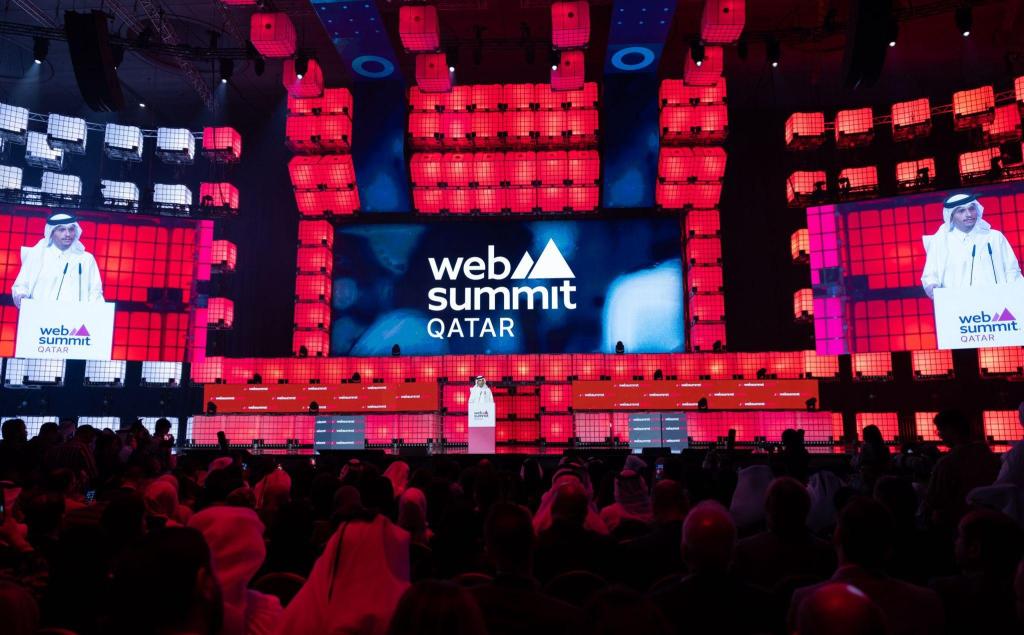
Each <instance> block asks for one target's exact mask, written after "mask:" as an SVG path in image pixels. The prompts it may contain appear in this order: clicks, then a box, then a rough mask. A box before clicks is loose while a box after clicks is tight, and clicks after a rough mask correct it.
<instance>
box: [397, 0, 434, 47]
mask: <svg viewBox="0 0 1024 635" xmlns="http://www.w3.org/2000/svg"><path fill="white" fill-rule="evenodd" d="M398 36H399V38H401V40H402V46H403V47H405V50H407V51H415V52H423V51H436V50H437V49H438V48H440V46H441V32H440V28H439V26H438V23H437V7H435V6H433V5H429V4H428V5H420V6H403V7H400V8H399V9H398Z"/></svg>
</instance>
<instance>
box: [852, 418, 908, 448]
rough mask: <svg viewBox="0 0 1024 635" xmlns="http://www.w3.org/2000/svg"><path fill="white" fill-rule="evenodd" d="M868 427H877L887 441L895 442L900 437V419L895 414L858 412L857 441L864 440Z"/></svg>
mask: <svg viewBox="0 0 1024 635" xmlns="http://www.w3.org/2000/svg"><path fill="white" fill-rule="evenodd" d="M866 426H876V427H877V428H878V430H879V431H880V432H881V433H882V438H883V439H885V440H886V441H893V440H895V439H897V438H899V436H900V424H899V417H898V416H897V414H896V413H895V412H858V413H857V439H863V438H864V428H865V427H866Z"/></svg>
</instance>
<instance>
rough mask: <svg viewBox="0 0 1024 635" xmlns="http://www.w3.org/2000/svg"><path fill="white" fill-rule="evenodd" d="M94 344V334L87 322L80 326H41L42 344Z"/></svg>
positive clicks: (40, 342)
mask: <svg viewBox="0 0 1024 635" xmlns="http://www.w3.org/2000/svg"><path fill="white" fill-rule="evenodd" d="M91 344H92V334H91V333H89V329H88V328H86V326H85V324H83V325H81V326H79V327H78V328H74V327H72V328H70V329H69V328H68V327H67V326H65V325H63V324H61V325H60V326H49V327H47V326H40V327H39V345H40V346H89V345H91Z"/></svg>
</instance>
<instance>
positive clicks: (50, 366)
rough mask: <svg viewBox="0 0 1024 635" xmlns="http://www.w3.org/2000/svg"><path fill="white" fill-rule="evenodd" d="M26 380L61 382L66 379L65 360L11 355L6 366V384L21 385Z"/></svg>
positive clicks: (50, 382) (49, 382)
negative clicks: (23, 357)
mask: <svg viewBox="0 0 1024 635" xmlns="http://www.w3.org/2000/svg"><path fill="white" fill-rule="evenodd" d="M26 381H28V382H36V383H48V384H61V383H63V381H64V360H62V359H21V358H16V357H11V358H9V359H7V361H6V366H5V367H4V384H6V385H9V386H20V385H23V384H24V383H25V382H26Z"/></svg>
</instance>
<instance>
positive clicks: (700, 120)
mask: <svg viewBox="0 0 1024 635" xmlns="http://www.w3.org/2000/svg"><path fill="white" fill-rule="evenodd" d="M659 122H660V126H661V136H662V137H663V138H665V139H676V140H685V139H703V140H709V141H716V140H721V139H724V138H725V135H726V133H727V132H728V130H729V112H728V110H727V109H726V107H725V106H717V105H711V106H666V107H665V108H663V109H662V110H661V115H660V117H659Z"/></svg>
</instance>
